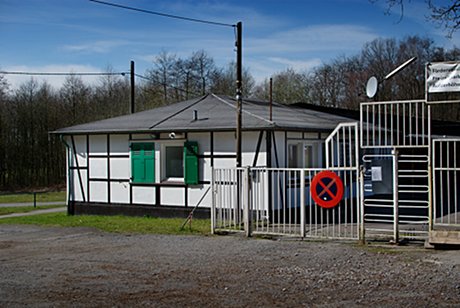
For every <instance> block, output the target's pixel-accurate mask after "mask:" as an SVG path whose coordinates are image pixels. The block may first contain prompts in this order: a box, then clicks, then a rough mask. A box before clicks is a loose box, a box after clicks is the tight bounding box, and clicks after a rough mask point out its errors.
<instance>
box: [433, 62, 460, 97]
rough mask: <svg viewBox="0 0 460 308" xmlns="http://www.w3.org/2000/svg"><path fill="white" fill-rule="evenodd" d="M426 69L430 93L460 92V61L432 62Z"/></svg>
mask: <svg viewBox="0 0 460 308" xmlns="http://www.w3.org/2000/svg"><path fill="white" fill-rule="evenodd" d="M426 69H427V73H428V78H427V80H426V83H427V89H428V93H443V92H460V63H430V64H428V65H427V67H426Z"/></svg>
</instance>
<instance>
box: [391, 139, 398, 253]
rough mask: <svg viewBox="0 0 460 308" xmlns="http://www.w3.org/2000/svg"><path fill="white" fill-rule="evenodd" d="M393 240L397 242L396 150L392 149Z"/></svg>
mask: <svg viewBox="0 0 460 308" xmlns="http://www.w3.org/2000/svg"><path fill="white" fill-rule="evenodd" d="M391 154H392V155H393V216H394V217H393V241H394V243H395V244H397V243H398V242H399V208H398V202H399V200H398V150H397V149H396V148H394V149H393V151H392V153H391Z"/></svg>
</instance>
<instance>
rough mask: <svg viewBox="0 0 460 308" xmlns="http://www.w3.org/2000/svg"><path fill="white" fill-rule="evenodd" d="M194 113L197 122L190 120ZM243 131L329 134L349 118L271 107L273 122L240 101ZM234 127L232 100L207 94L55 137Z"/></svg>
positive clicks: (259, 107) (264, 107)
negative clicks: (264, 130) (196, 116)
mask: <svg viewBox="0 0 460 308" xmlns="http://www.w3.org/2000/svg"><path fill="white" fill-rule="evenodd" d="M194 110H196V112H197V115H198V120H194V118H193V113H194ZM242 110H243V112H242V129H243V130H262V129H272V130H302V131H330V130H332V129H334V128H335V127H336V125H337V124H338V123H340V122H351V121H353V120H352V119H350V118H346V117H342V116H338V115H334V114H331V113H326V112H321V111H315V110H309V109H305V108H299V107H290V106H286V105H281V104H277V103H274V104H273V120H272V121H270V120H269V103H268V102H264V101H256V100H244V101H243V104H242ZM235 127H236V101H235V99H234V98H231V97H228V96H218V95H215V94H208V95H206V96H203V97H201V98H196V99H191V100H187V101H183V102H179V103H175V104H171V105H168V106H163V107H158V108H154V109H150V110H146V111H142V112H137V113H133V114H129V115H125V116H120V117H115V118H110V119H106V120H101V121H96V122H91V123H86V124H81V125H76V126H71V127H67V128H61V129H58V130H56V131H54V132H53V133H56V134H87V133H133V132H138V133H139V132H148V133H152V132H170V131H173V130H174V131H179V132H180V131H183V132H186V131H211V130H212V131H229V130H235Z"/></svg>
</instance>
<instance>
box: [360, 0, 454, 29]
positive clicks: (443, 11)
mask: <svg viewBox="0 0 460 308" xmlns="http://www.w3.org/2000/svg"><path fill="white" fill-rule="evenodd" d="M369 1H370V2H372V3H376V2H378V1H380V0H369ZM383 1H384V2H385V3H386V4H387V9H386V13H387V14H390V12H391V11H392V9H393V8H399V10H400V21H401V20H402V18H403V17H404V10H405V3H406V1H410V0H383ZM425 2H426V3H427V6H428V9H429V11H430V13H429V15H428V16H427V20H429V21H431V22H433V23H435V24H437V25H438V26H439V27H443V28H444V31H446V35H447V37H449V38H450V37H452V35H453V34H454V33H455V32H456V31H457V30H458V29H459V28H460V1H459V0H450V2H449V3H446V1H441V0H439V1H435V0H426V1H425ZM439 2H441V3H439Z"/></svg>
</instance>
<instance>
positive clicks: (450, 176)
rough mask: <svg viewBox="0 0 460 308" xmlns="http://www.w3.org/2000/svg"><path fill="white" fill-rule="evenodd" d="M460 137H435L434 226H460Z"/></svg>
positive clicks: (433, 172)
mask: <svg viewBox="0 0 460 308" xmlns="http://www.w3.org/2000/svg"><path fill="white" fill-rule="evenodd" d="M458 153H460V139H434V140H433V147H432V161H433V165H432V177H433V227H434V228H436V227H439V226H443V227H450V226H452V227H458V226H460V203H459V196H460V192H459V189H460V178H459V176H460V158H459V157H458V155H457V154H458Z"/></svg>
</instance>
